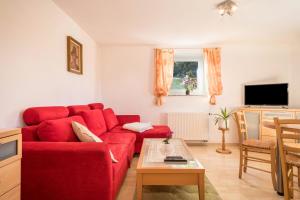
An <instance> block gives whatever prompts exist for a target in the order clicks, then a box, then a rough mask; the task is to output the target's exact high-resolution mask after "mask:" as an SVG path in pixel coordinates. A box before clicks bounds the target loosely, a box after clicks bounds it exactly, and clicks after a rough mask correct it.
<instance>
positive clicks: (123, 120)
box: [117, 115, 141, 125]
mask: <svg viewBox="0 0 300 200" xmlns="http://www.w3.org/2000/svg"><path fill="white" fill-rule="evenodd" d="M117 118H118V121H119V125H123V124H127V123H132V122H140V121H141V117H140V116H139V115H117Z"/></svg>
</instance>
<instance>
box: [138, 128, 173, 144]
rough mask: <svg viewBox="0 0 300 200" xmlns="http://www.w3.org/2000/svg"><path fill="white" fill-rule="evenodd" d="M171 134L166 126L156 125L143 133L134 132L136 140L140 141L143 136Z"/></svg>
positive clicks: (163, 136) (156, 136)
mask: <svg viewBox="0 0 300 200" xmlns="http://www.w3.org/2000/svg"><path fill="white" fill-rule="evenodd" d="M171 135H172V131H171V129H170V128H169V127H168V126H164V125H156V126H153V129H150V130H147V131H145V132H143V133H136V141H137V142H142V141H143V140H144V138H167V137H170V136H171Z"/></svg>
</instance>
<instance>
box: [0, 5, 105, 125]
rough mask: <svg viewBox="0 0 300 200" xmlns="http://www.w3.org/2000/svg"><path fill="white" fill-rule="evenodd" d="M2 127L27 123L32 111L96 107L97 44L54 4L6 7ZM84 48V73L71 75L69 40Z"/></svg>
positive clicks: (0, 22)
mask: <svg viewBox="0 0 300 200" xmlns="http://www.w3.org/2000/svg"><path fill="white" fill-rule="evenodd" d="M0 35H1V37H0V44H1V45H0V69H1V71H0V94H1V96H0V128H6V127H7V128H8V127H16V126H20V125H21V124H22V120H21V118H20V114H21V112H22V111H23V109H25V108H27V107H29V106H40V105H41V106H42V105H70V104H84V103H89V102H93V101H95V100H96V97H98V96H99V95H100V93H101V91H100V87H98V85H99V84H98V83H97V82H96V81H97V79H96V76H98V74H99V73H97V72H96V67H97V62H98V61H97V50H98V48H97V45H96V43H95V42H94V41H93V40H92V39H91V38H90V37H89V36H88V35H87V34H86V33H85V32H84V31H83V30H82V29H81V28H80V27H79V26H78V25H77V24H76V23H75V22H74V21H73V20H72V19H71V18H70V17H68V16H67V15H66V14H65V13H64V12H63V11H61V10H60V9H59V8H58V7H57V6H56V5H55V4H54V3H53V2H52V1H51V0H43V1H41V0H26V1H24V0H1V2H0ZM67 35H70V36H72V37H74V38H76V39H77V40H78V41H79V42H81V43H82V45H83V70H84V71H83V73H84V75H77V74H73V73H69V72H67V69H66V67H67V66H66V65H67V63H66V62H67V59H66V37H67Z"/></svg>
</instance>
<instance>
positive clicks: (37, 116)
mask: <svg viewBox="0 0 300 200" xmlns="http://www.w3.org/2000/svg"><path fill="white" fill-rule="evenodd" d="M68 116H69V110H68V109H67V108H66V107H64V106H48V107H32V108H28V109H26V110H25V111H24V113H23V120H24V122H25V124H26V125H38V124H40V123H41V122H43V121H45V120H51V119H60V118H64V117H68Z"/></svg>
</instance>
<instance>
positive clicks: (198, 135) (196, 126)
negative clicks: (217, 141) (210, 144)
mask: <svg viewBox="0 0 300 200" xmlns="http://www.w3.org/2000/svg"><path fill="white" fill-rule="evenodd" d="M167 115H168V125H169V126H170V128H171V130H172V131H173V132H174V135H173V137H174V138H182V139H184V140H190V141H205V142H207V141H208V132H209V131H208V124H209V123H208V113H167Z"/></svg>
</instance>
